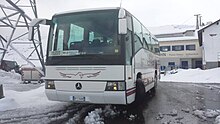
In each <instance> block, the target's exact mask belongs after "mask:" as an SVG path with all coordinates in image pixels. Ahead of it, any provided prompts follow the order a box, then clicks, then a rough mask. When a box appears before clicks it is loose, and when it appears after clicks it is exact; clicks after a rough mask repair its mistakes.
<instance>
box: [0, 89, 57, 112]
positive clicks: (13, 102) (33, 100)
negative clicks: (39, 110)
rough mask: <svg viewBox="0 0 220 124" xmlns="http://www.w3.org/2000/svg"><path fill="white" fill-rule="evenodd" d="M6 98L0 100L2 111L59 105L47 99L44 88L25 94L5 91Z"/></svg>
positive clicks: (0, 109)
mask: <svg viewBox="0 0 220 124" xmlns="http://www.w3.org/2000/svg"><path fill="white" fill-rule="evenodd" d="M4 96H5V98H3V99H0V111H6V110H11V109H17V108H30V107H39V106H46V105H54V104H57V103H59V102H54V101H49V100H48V99H47V97H46V95H45V93H44V86H41V87H39V88H37V89H34V90H30V91H24V92H17V91H13V90H6V91H4Z"/></svg>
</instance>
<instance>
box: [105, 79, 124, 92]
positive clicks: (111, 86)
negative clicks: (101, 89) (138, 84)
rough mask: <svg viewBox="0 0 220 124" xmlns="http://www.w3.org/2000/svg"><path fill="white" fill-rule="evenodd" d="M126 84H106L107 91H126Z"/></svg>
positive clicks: (115, 82)
mask: <svg viewBox="0 0 220 124" xmlns="http://www.w3.org/2000/svg"><path fill="white" fill-rule="evenodd" d="M124 90H125V82H117V81H109V82H107V84H106V87H105V91H124Z"/></svg>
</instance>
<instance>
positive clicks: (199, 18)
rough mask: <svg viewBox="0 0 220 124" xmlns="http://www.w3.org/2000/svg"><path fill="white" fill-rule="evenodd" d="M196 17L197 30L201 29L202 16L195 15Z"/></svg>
mask: <svg viewBox="0 0 220 124" xmlns="http://www.w3.org/2000/svg"><path fill="white" fill-rule="evenodd" d="M194 16H196V29H199V27H200V26H201V14H195V15H194Z"/></svg>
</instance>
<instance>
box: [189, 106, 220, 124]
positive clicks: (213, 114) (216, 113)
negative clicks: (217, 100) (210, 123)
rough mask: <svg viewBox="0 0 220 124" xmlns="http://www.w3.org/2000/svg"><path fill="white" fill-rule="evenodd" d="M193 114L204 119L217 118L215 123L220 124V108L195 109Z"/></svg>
mask: <svg viewBox="0 0 220 124" xmlns="http://www.w3.org/2000/svg"><path fill="white" fill-rule="evenodd" d="M193 114H194V115H195V116H197V117H199V118H201V119H203V120H206V119H207V118H215V124H220V110H211V109H207V110H205V111H204V110H195V111H193Z"/></svg>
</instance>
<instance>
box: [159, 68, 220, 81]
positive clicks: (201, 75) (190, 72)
mask: <svg viewBox="0 0 220 124" xmlns="http://www.w3.org/2000/svg"><path fill="white" fill-rule="evenodd" d="M219 74H220V68H214V69H207V70H201V69H178V70H177V73H175V74H171V73H170V72H167V73H166V75H165V76H164V75H163V74H161V80H160V81H166V82H167V81H169V82H189V83H190V82H191V83H220V78H219Z"/></svg>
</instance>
